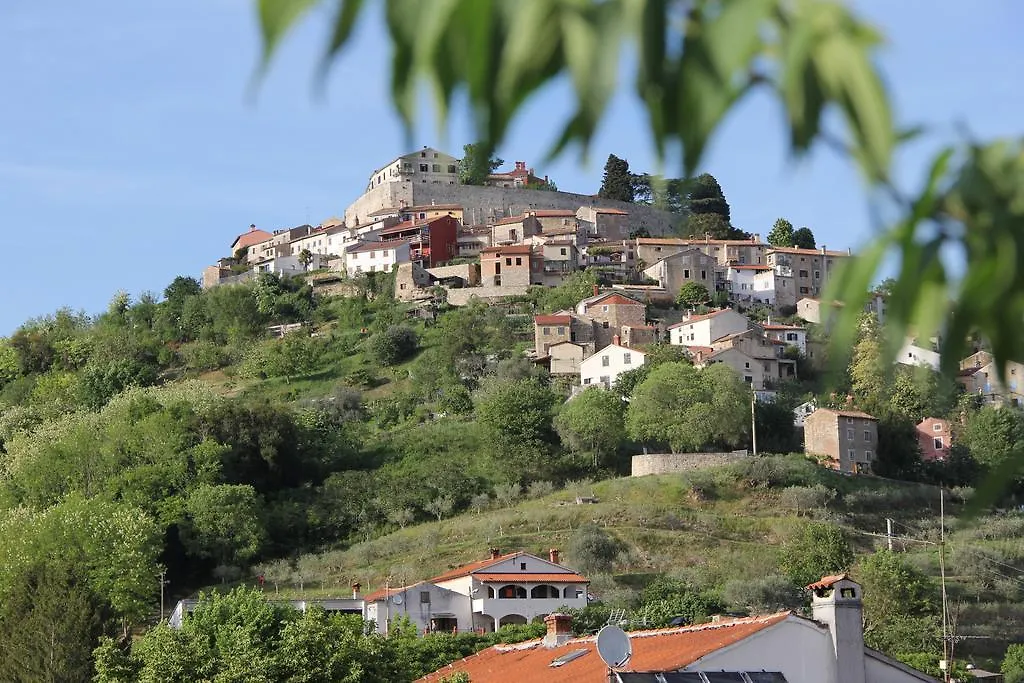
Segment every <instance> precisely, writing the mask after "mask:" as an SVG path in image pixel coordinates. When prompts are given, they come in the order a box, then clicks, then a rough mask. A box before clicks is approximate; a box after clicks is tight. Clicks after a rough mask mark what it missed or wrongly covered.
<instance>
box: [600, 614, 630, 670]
mask: <svg viewBox="0 0 1024 683" xmlns="http://www.w3.org/2000/svg"><path fill="white" fill-rule="evenodd" d="M597 654H598V655H600V657H601V661H603V662H604V663H605V664H607V665H608V668H609V670H610V671H609V674H610V673H611V671H614V670H615V669H621V668H622V667H624V666H626V663H627V662H628V661H629V658H630V657H632V656H633V646H632V645H630V643H629V636H627V635H626V632H625V631H623V630H622V629H621V628H619V627H618V626H605V627H603V628H602V629H601V630H600V631H598V632H597ZM609 677H610V676H609Z"/></svg>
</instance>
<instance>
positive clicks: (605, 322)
mask: <svg viewBox="0 0 1024 683" xmlns="http://www.w3.org/2000/svg"><path fill="white" fill-rule="evenodd" d="M601 327H603V328H604V329H606V330H607V329H608V321H607V320H605V321H604V322H603V323H601Z"/></svg>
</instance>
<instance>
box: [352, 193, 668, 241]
mask: <svg viewBox="0 0 1024 683" xmlns="http://www.w3.org/2000/svg"><path fill="white" fill-rule="evenodd" d="M427 204H458V205H459V206H461V207H463V209H464V215H463V222H464V223H465V224H466V225H482V224H485V223H489V222H492V221H493V220H495V219H498V218H502V217H507V216H518V215H520V214H522V213H523V212H524V211H528V210H530V209H567V210H571V211H576V210H577V209H579V208H580V207H581V206H600V207H603V208H613V209H622V210H624V211H628V212H629V214H630V215H629V225H630V229H637V228H641V227H646V228H647V230H648V231H650V233H651V234H652V235H664V234H668V233H670V232H672V226H673V225H674V224H675V222H676V221H677V220H678V218H679V217H678V216H676V215H675V214H671V213H668V212H665V211H659V210H658V209H654V208H651V207H649V206H643V205H639V204H629V203H627V202H618V201H614V200H610V199H598V198H597V197H593V196H591V195H585V194H573V193H571V192H545V191H544V190H525V189H516V188H508V187H481V186H476V185H434V184H432V183H420V184H417V183H413V182H393V183H382V184H381V185H378V186H377V187H375V188H373V189H372V190H369V191H367V192H365V193H363V195H362V196H361V197H359V198H358V199H356V200H355V201H354V202H352V204H351V205H349V207H348V208H347V209H345V222H346V224H347V225H350V226H351V225H355V221H356V218H358V219H359V224H360V225H363V224H365V223H367V222H368V221H367V214H370V213H372V212H374V211H379V210H380V209H385V208H396V207H400V206H417V205H419V206H422V205H427Z"/></svg>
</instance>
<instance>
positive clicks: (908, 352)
mask: <svg viewBox="0 0 1024 683" xmlns="http://www.w3.org/2000/svg"><path fill="white" fill-rule="evenodd" d="M940 360H941V358H940V356H939V354H938V353H937V352H936V351H932V350H931V349H926V348H924V347H922V346H917V345H916V344H914V343H913V340H910V339H908V340H907V341H906V343H905V344H903V347H902V348H901V349H900V351H899V353H897V354H896V362H897V363H900V364H901V365H922V366H924V367H928V368H931V369H932V370H935V371H936V372H938V370H939V362H940Z"/></svg>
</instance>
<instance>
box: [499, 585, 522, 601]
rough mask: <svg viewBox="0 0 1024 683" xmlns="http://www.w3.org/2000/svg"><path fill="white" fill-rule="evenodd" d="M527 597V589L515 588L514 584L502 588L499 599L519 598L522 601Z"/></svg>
mask: <svg viewBox="0 0 1024 683" xmlns="http://www.w3.org/2000/svg"><path fill="white" fill-rule="evenodd" d="M525 597H526V589H525V588H523V587H522V586H514V585H512V584H509V585H507V586H502V587H501V588H499V589H498V598H499V599H502V598H508V599H516V598H519V599H522V598H525Z"/></svg>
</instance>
